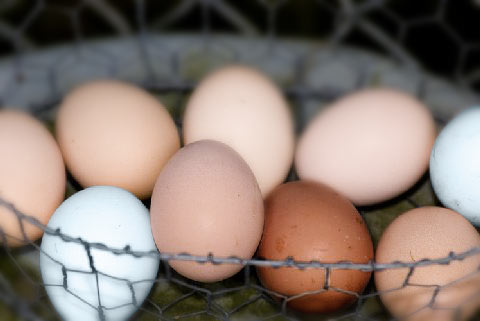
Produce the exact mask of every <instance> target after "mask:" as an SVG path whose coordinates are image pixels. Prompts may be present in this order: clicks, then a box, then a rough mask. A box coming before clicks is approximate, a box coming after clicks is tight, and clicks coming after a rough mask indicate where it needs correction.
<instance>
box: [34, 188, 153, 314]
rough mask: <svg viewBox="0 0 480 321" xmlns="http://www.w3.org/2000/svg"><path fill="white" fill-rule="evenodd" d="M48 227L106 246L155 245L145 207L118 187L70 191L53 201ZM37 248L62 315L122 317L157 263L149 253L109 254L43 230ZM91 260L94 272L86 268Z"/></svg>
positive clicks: (141, 295)
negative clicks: (54, 206)
mask: <svg viewBox="0 0 480 321" xmlns="http://www.w3.org/2000/svg"><path fill="white" fill-rule="evenodd" d="M48 227H49V228H51V229H53V230H56V229H60V231H61V233H62V234H65V235H68V236H72V237H74V238H80V239H81V240H82V241H84V242H88V243H102V244H104V245H106V246H107V247H109V248H115V249H124V248H125V247H126V246H130V248H131V250H132V251H156V247H155V242H154V240H153V236H152V231H151V227H150V218H149V212H148V210H147V208H146V207H145V206H144V205H143V204H142V202H141V201H140V200H138V199H137V198H136V197H135V196H134V195H133V194H131V193H130V192H127V191H125V190H123V189H121V188H118V187H112V186H94V187H90V188H87V189H85V190H83V191H80V192H78V193H76V194H74V195H73V196H71V197H70V198H68V199H67V200H66V201H64V202H63V203H62V204H61V205H60V207H58V209H57V210H56V211H55V213H54V214H53V216H52V217H51V219H50V221H49V222H48ZM41 250H42V252H41V254H40V269H41V274H42V278H43V282H44V284H45V287H46V291H47V294H48V296H49V297H50V301H51V302H52V304H53V306H54V307H55V308H56V310H57V311H58V313H59V314H60V316H61V317H62V318H63V319H64V320H66V321H76V320H82V321H90V320H92V321H93V320H101V319H102V318H101V317H100V315H101V314H103V316H104V318H105V320H115V321H117V320H126V319H128V318H129V317H130V316H131V315H132V314H133V313H135V312H136V311H137V309H138V307H139V306H140V305H141V304H142V302H143V301H144V300H145V298H146V297H147V295H148V293H149V292H150V290H151V288H152V285H153V280H154V279H155V278H156V275H157V272H158V266H159V258H158V256H156V255H154V253H153V254H152V255H149V256H141V257H138V258H137V257H134V256H132V255H127V254H122V255H115V254H113V253H111V252H110V251H108V250H107V251H105V250H101V249H97V248H93V247H92V248H88V246H84V245H83V244H79V243H75V242H68V241H64V240H62V238H61V237H60V236H58V235H55V234H53V235H52V234H48V233H45V234H44V236H43V238H42V244H41ZM89 252H90V253H89ZM89 254H90V255H89ZM62 265H63V266H64V267H65V270H63V269H62ZM92 265H93V266H94V267H95V269H96V270H97V271H98V273H93V272H92ZM65 276H66V277H65ZM97 277H98V280H97ZM98 307H100V308H98Z"/></svg>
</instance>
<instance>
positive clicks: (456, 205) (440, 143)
mask: <svg viewBox="0 0 480 321" xmlns="http://www.w3.org/2000/svg"><path fill="white" fill-rule="evenodd" d="M430 178H431V181H432V185H433V188H434V190H435V194H436V195H437V196H438V198H439V200H440V201H441V202H442V203H443V205H445V206H446V207H449V208H451V209H453V210H455V211H457V212H459V213H460V214H462V215H463V216H465V217H466V218H467V219H468V220H469V221H470V222H472V224H474V225H477V226H480V107H472V108H469V109H466V110H465V111H463V112H461V113H460V114H459V115H457V116H456V117H455V118H454V119H453V120H451V121H450V122H449V123H448V124H447V125H446V126H445V128H444V129H443V130H442V131H441V132H440V135H439V136H438V137H437V139H436V141H435V145H434V146H433V150H432V154H431V156H430Z"/></svg>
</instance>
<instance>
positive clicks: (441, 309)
mask: <svg viewBox="0 0 480 321" xmlns="http://www.w3.org/2000/svg"><path fill="white" fill-rule="evenodd" d="M479 246H480V235H479V234H478V232H477V231H476V230H475V228H474V227H473V226H472V225H471V224H470V223H469V222H468V221H467V220H466V219H465V218H464V217H463V216H461V215H460V214H458V213H456V212H454V211H452V210H450V209H445V208H440V207H423V208H417V209H413V210H410V211H408V212H406V213H404V214H402V215H401V216H399V217H398V218H396V219H395V220H394V221H393V222H392V223H391V224H390V225H389V226H388V227H387V229H386V230H385V232H384V233H383V235H382V238H381V239H380V242H379V244H378V248H377V251H376V261H377V262H378V263H392V262H394V261H401V262H409V263H414V262H418V261H420V260H423V259H439V258H445V257H447V256H448V255H449V253H450V252H455V253H462V252H465V251H468V250H470V249H472V248H474V247H479ZM479 266H480V255H478V254H477V255H475V256H471V257H469V258H466V259H465V260H463V261H455V262H451V263H450V264H448V265H438V264H437V265H429V266H422V267H416V268H415V269H414V271H413V274H412V276H411V277H410V279H409V280H408V284H409V286H407V287H403V283H404V281H405V280H406V278H407V275H408V273H409V269H407V268H401V269H390V270H384V271H377V272H375V284H376V287H377V290H378V291H381V292H382V291H388V290H393V289H396V290H394V291H391V292H389V293H381V295H380V298H381V299H382V302H383V303H384V304H385V306H386V307H387V308H388V310H389V311H390V312H391V313H392V314H393V315H394V316H396V317H398V318H402V317H405V319H402V320H406V321H407V320H408V321H432V320H435V321H453V320H468V318H469V317H471V315H472V313H473V312H474V310H475V309H476V308H478V307H479V306H480V296H479V290H480V272H479V270H478V268H479ZM437 286H440V288H439V292H438V294H437V295H436V296H435V291H436V287H437ZM434 296H435V297H434ZM433 298H434V301H433V302H431V300H432V299H433ZM430 304H431V305H430ZM421 308H423V310H421V311H418V312H416V311H417V310H419V309H421ZM432 308H433V309H432ZM457 308H459V311H458V312H460V313H459V315H458V316H459V318H458V319H456V318H454V316H455V312H456V311H455V309H457Z"/></svg>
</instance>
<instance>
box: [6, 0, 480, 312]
mask: <svg viewBox="0 0 480 321" xmlns="http://www.w3.org/2000/svg"><path fill="white" fill-rule="evenodd" d="M126 2H127V3H128V5H129V8H130V9H131V11H130V12H129V14H126V13H125V12H122V11H121V10H120V9H119V8H120V7H121V6H118V7H117V6H116V5H115V4H113V2H108V1H105V0H101V1H94V0H79V1H72V2H71V4H69V5H65V4H64V3H62V2H61V1H48V0H36V1H29V2H26V1H15V0H6V1H3V2H1V3H0V38H1V39H2V43H5V44H6V45H5V46H4V47H5V48H4V52H5V58H4V60H3V61H1V62H0V99H1V101H2V105H8V106H15V107H19V108H23V109H27V110H30V111H31V112H33V113H34V114H35V115H36V116H38V117H40V118H42V119H44V120H46V121H47V122H49V121H51V120H52V118H53V115H54V112H55V108H56V105H57V104H58V103H59V102H60V100H61V97H62V96H63V95H64V94H65V93H66V92H67V91H68V90H69V89H70V88H72V87H73V86H75V85H76V84H78V83H80V82H83V81H86V80H89V79H95V78H101V77H111V78H119V79H123V80H127V81H130V82H133V83H137V84H139V85H141V86H143V87H145V88H147V89H149V90H150V91H151V92H152V93H154V94H156V95H158V96H159V97H160V98H161V99H163V100H166V101H168V104H167V105H168V106H169V108H170V111H171V113H172V115H173V116H174V118H175V120H176V121H177V124H178V125H179V126H181V115H182V107H183V105H184V102H185V97H186V96H187V95H188V93H189V92H190V91H191V90H192V89H193V88H194V86H195V84H196V83H197V81H198V80H199V79H200V78H201V76H202V75H203V74H204V73H205V72H206V71H208V70H210V69H212V68H214V67H216V66H219V65H222V64H226V63H230V62H246V63H250V64H253V65H256V66H257V67H258V68H260V69H262V70H263V71H265V72H266V73H267V74H269V75H270V76H272V78H274V79H275V80H276V81H277V82H278V83H279V84H280V85H281V86H282V88H283V89H284V91H285V93H286V94H287V97H288V98H289V99H290V101H291V103H292V105H293V106H294V113H295V117H296V120H297V125H298V130H301V129H302V128H303V126H304V125H305V123H306V122H307V121H308V119H310V118H311V116H312V114H313V113H314V112H315V111H317V110H318V108H319V106H322V105H323V104H324V103H326V102H329V101H331V100H333V99H335V98H337V97H340V96H341V95H343V94H345V93H348V92H350V91H352V90H355V89H358V88H362V87H367V86H374V85H384V86H391V87H399V88H401V89H403V90H406V91H409V92H411V93H412V94H414V95H416V96H417V97H419V98H420V99H422V100H424V101H426V102H427V104H428V105H429V106H431V107H432V109H433V110H434V113H435V116H436V118H437V120H438V122H439V124H443V123H445V122H446V121H447V120H448V119H449V118H450V117H451V116H452V115H453V114H455V113H456V112H457V111H458V110H460V109H462V108H465V107H468V104H471V103H473V102H475V101H477V95H476V93H475V90H476V89H477V88H478V85H479V82H480V68H479V67H480V64H479V63H478V61H476V60H475V56H476V55H477V54H478V52H479V51H480V42H476V41H472V40H471V39H470V38H469V35H463V34H462V32H460V31H461V30H458V28H457V27H455V24H454V23H452V21H451V19H452V18H451V14H450V12H451V11H452V10H451V8H452V6H453V5H454V2H455V1H453V0H450V1H448V0H439V1H428V3H429V4H430V5H429V6H426V7H428V10H425V13H422V14H417V15H414V16H413V17H412V16H409V17H406V16H404V15H402V13H401V12H399V11H398V10H396V9H395V8H396V6H397V3H396V2H395V1H387V0H372V1H349V0H338V1H327V0H322V1H315V2H314V8H316V10H318V13H319V16H321V17H329V20H328V21H330V22H331V23H330V25H329V26H327V27H326V28H325V29H324V33H323V34H321V35H319V39H320V40H319V39H315V41H317V42H316V43H312V42H302V41H299V40H295V39H285V38H284V37H281V36H279V33H281V32H279V30H278V29H277V26H278V20H279V19H280V18H281V17H282V10H283V9H284V8H285V7H287V6H288V5H289V4H291V3H292V2H293V1H285V0H279V1H276V0H270V1H269V0H255V1H252V3H254V5H256V6H257V7H258V10H259V11H260V12H262V13H261V15H262V16H263V18H264V19H263V20H262V21H261V22H260V23H259V22H257V21H252V19H250V18H249V17H248V15H246V14H245V13H242V11H241V10H240V9H238V8H237V7H236V5H234V3H233V2H227V1H224V0H186V1H172V3H170V4H169V7H168V8H166V9H164V10H159V14H158V15H155V14H153V13H152V9H151V8H152V7H154V6H155V5H154V4H153V1H146V0H130V1H126ZM19 3H20V5H19ZM471 5H472V6H475V4H474V3H473V2H472V3H471ZM18 8H21V9H22V10H23V11H24V12H21V14H19V17H20V18H18V19H14V20H15V21H12V20H11V19H10V20H9V19H2V17H3V15H6V13H8V12H10V11H12V10H20V9H18ZM22 10H20V11H22ZM195 10H196V11H195ZM192 12H193V13H192ZM52 14H54V15H59V16H63V17H64V21H66V23H65V26H67V25H68V26H70V28H71V30H70V35H69V39H68V43H67V45H60V46H59V47H57V48H54V49H50V48H42V47H41V46H40V47H39V46H38V45H36V43H35V37H38V35H35V32H33V31H34V30H33V29H35V27H36V23H37V22H38V21H41V20H42V17H43V19H45V18H44V17H45V16H46V17H47V18H48V17H49V15H52ZM91 14H94V15H95V16H96V18H97V19H99V20H101V21H102V22H103V23H104V25H106V26H108V27H106V29H109V30H110V32H107V33H106V34H105V35H96V36H97V37H99V36H102V37H107V38H104V39H100V40H98V39H97V40H94V41H92V40H91V39H90V38H91V36H90V35H89V33H90V32H91V31H90V29H91V28H89V26H88V23H89V22H88V19H87V18H85V16H89V15H91ZM191 15H194V16H196V17H197V18H198V20H199V22H198V24H199V27H198V28H196V29H195V31H194V35H191V33H192V32H190V35H188V33H187V34H186V35H185V34H184V33H185V32H184V31H182V34H179V35H175V27H174V26H175V24H177V23H179V21H180V22H181V21H182V19H191ZM283 15H285V14H283ZM219 17H220V18H221V19H223V21H226V22H227V23H228V25H229V26H228V27H225V28H226V29H227V31H228V32H229V34H227V35H225V34H217V33H216V31H217V30H216V29H215V28H216V26H217V24H216V23H215V21H216V20H215V19H219ZM385 20H386V21H388V23H386V24H385V23H383V24H382V23H379V21H385ZM387 25H392V26H393V27H392V28H390V29H389V28H386V27H385V26H387ZM172 26H173V27H172ZM62 27H64V26H62ZM225 28H224V29H225ZM423 28H426V29H427V30H431V28H433V29H435V30H436V32H440V33H441V34H442V35H443V37H444V39H447V40H448V41H449V43H450V44H451V47H452V48H454V49H452V50H453V51H455V54H454V56H455V59H453V60H452V61H453V62H452V61H450V62H451V63H452V66H451V68H450V69H451V70H450V71H449V72H446V73H444V74H442V76H443V77H444V78H447V77H448V78H449V80H446V79H443V78H439V77H437V76H432V75H431V74H430V73H429V71H428V70H429V68H428V63H426V62H425V61H422V59H421V58H420V57H418V56H416V55H415V53H414V52H412V50H410V49H408V47H409V41H411V37H413V36H412V34H415V33H416V32H418V30H421V29H423ZM224 29H222V30H220V31H222V32H223V33H224V32H225V30H224ZM358 32H360V33H362V34H363V36H365V37H367V38H368V39H369V40H370V42H372V43H373V44H374V46H369V47H368V48H367V49H368V50H369V51H370V53H366V52H364V51H362V50H357V49H356V48H354V45H355V43H354V42H353V43H352V42H351V41H350V40H351V39H350V38H349V36H350V35H351V34H352V33H358ZM110 36H111V38H109V37H110ZM55 45H56V44H55ZM350 46H352V47H350ZM322 73H325V75H326V76H323V77H322ZM332 75H333V77H332ZM438 97H440V98H438ZM294 178H295V174H294V173H292V175H290V179H294ZM425 181H426V179H424V180H423V182H422V184H421V186H420V185H419V186H417V187H415V188H414V190H413V191H412V192H411V193H409V194H407V195H406V196H405V199H403V200H398V202H400V203H401V204H402V206H404V207H405V206H407V205H405V204H408V206H407V208H414V207H418V206H422V205H430V204H425V202H424V201H419V200H418V197H417V196H418V193H417V192H418V191H419V190H423V189H424V186H425V185H428V184H427V183H426V182H425ZM69 184H70V187H71V188H72V189H73V190H76V189H79V187H78V184H76V182H75V181H74V180H73V179H72V178H70V181H69ZM432 199H433V197H432ZM433 202H434V201H433V200H432V201H431V202H429V203H433ZM0 206H3V207H6V208H8V209H10V211H11V212H12V215H16V217H17V219H18V223H19V225H20V227H21V228H22V230H23V229H24V226H25V224H33V225H36V226H38V227H39V228H42V229H44V230H45V233H47V234H51V235H54V236H56V237H59V238H61V239H62V240H63V241H64V242H74V243H79V244H81V245H82V246H84V247H85V251H86V252H87V253H90V250H91V249H98V250H101V251H109V252H112V253H114V254H117V255H133V256H158V257H160V259H161V260H162V263H161V271H160V274H159V276H158V278H157V279H156V280H155V284H154V290H153V293H152V295H151V296H150V297H149V298H148V299H147V300H146V302H145V304H143V305H141V306H139V307H138V308H139V310H140V312H139V313H137V314H136V315H135V318H134V319H135V320H137V319H138V320H302V319H308V317H306V316H302V315H298V314H296V313H294V312H293V311H290V310H289V309H288V307H287V303H288V302H289V301H290V300H293V299H295V298H297V297H298V296H294V297H286V296H284V295H281V294H278V293H272V292H271V291H269V290H268V289H265V288H264V287H262V286H261V285H260V284H259V282H258V280H257V279H256V277H255V267H256V266H272V267H291V268H297V269H306V268H313V269H323V270H324V271H325V280H326V281H325V284H324V286H323V288H321V289H319V290H318V293H320V292H323V291H327V290H331V291H339V292H343V293H347V294H350V295H353V296H355V297H357V301H356V303H355V304H354V305H353V306H352V307H350V308H348V309H345V310H343V311H341V312H340V313H339V314H336V315H333V316H326V317H325V319H328V320H390V319H392V320H393V318H392V317H391V316H390V315H388V313H387V312H385V310H384V309H382V308H377V309H374V310H373V312H372V311H367V310H365V306H366V305H368V304H371V302H372V300H376V299H377V298H378V296H379V294H380V293H379V292H377V291H376V290H375V289H374V287H373V285H371V284H370V285H369V286H368V287H367V290H366V291H365V292H364V293H362V294H360V295H359V294H357V293H351V292H348V291H345V290H343V289H336V288H334V287H332V286H331V285H330V281H329V280H330V278H329V276H330V275H331V271H332V270H335V269H355V270H362V271H377V270H383V269H392V268H408V269H409V273H408V275H407V277H406V279H405V281H404V283H403V285H402V287H401V288H404V287H406V286H418V285H415V284H412V283H411V282H410V281H409V279H410V277H411V276H412V275H413V272H414V271H415V269H419V268H422V267H423V266H429V265H439V264H449V263H450V262H453V261H459V260H463V259H465V258H468V257H472V256H478V255H480V248H474V249H471V250H469V251H467V252H464V253H450V254H449V255H448V256H446V257H444V258H441V259H436V260H420V261H416V262H413V263H412V262H396V263H392V264H377V263H375V262H371V263H368V264H353V263H348V262H340V263H322V262H296V261H294V260H292V259H287V260H285V261H267V260H262V259H259V258H254V259H251V260H244V259H239V258H235V257H228V258H227V257H214V256H213V255H209V256H206V257H198V256H192V255H189V254H188V253H161V254H160V253H157V252H148V253H144V252H137V251H135V249H132V248H130V247H129V246H128V244H126V246H125V248H119V249H113V248H109V247H108V246H107V245H106V244H99V243H87V242H85V241H83V240H81V239H78V238H73V237H71V236H68V235H65V234H63V233H62V232H61V231H60V230H50V229H48V228H46V227H45V226H43V225H42V224H41V223H39V222H38V221H36V220H35V219H34V218H32V217H29V216H28V213H21V212H19V211H18V210H16V208H15V204H11V203H9V202H8V200H4V199H2V198H1V197H0ZM386 207H387V209H388V208H389V205H387V206H386ZM396 210H398V209H395V211H396ZM372 211H374V210H371V209H361V212H362V214H363V215H364V217H365V218H366V221H367V223H369V220H368V217H369V215H371V213H372ZM1 237H2V239H3V240H4V242H3V244H6V242H5V240H6V238H8V237H9V236H8V235H6V234H5V233H3V232H2V233H1ZM373 237H374V239H375V236H373ZM24 241H26V242H27V243H28V245H27V246H25V247H24V248H22V249H20V250H12V249H9V248H7V247H5V246H4V250H3V252H2V260H3V262H10V263H11V265H12V266H14V270H15V271H13V272H12V271H10V270H11V267H9V266H8V265H6V264H3V265H2V266H1V267H0V301H1V302H3V303H4V304H5V305H6V306H8V308H9V309H10V311H14V313H13V314H14V315H17V316H18V317H19V318H20V319H21V320H58V316H57V315H56V313H55V311H54V309H53V307H51V305H50V304H49V302H48V298H47V297H46V293H45V290H44V285H43V283H42V282H41V280H40V279H39V275H38V271H35V266H36V264H35V263H34V264H25V261H28V262H31V261H32V260H33V261H34V262H36V260H37V259H38V253H39V251H40V247H39V243H38V242H32V241H31V240H28V239H27V238H25V240H24ZM90 257H91V256H90ZM173 259H175V260H190V261H197V262H200V263H212V264H224V263H234V264H241V265H243V266H245V268H244V269H243V271H242V272H241V273H240V274H239V275H237V276H235V277H233V278H232V279H229V280H227V281H224V282H220V283H218V284H213V285H208V284H199V283H196V282H191V281H189V280H186V279H184V278H182V277H181V276H179V275H178V274H176V273H175V272H174V271H172V270H171V269H170V268H169V266H168V264H167V262H168V261H169V260H173ZM90 263H91V264H90V267H91V274H93V275H97V274H101V273H102V271H98V270H97V269H96V268H95V264H94V261H93V260H92V261H91V262H90ZM59 264H60V263H59ZM32 265H33V268H32ZM36 267H37V269H38V266H36ZM479 269H480V267H479ZM62 271H63V273H64V276H65V280H66V282H64V284H58V285H56V286H63V287H64V288H65V290H66V291H71V289H69V288H68V274H69V273H73V271H70V270H69V269H68V268H66V267H63V269H62ZM475 273H480V272H475ZM12 275H17V279H13V278H12ZM466 277H469V276H465V278H466ZM19 278H21V279H22V281H21V282H20V283H21V284H23V286H25V284H27V286H28V289H29V291H28V293H24V292H25V290H22V289H21V288H19V285H18V283H19V282H18V280H19ZM124 281H125V284H126V285H127V286H129V287H130V288H132V286H133V284H132V282H131V281H129V280H124ZM460 281H461V280H456V281H455V282H460ZM455 282H452V284H455ZM452 284H447V285H443V286H440V285H433V286H432V287H433V288H434V291H432V300H431V301H430V302H429V303H428V304H427V305H425V307H424V308H428V307H434V305H435V298H436V296H438V294H439V293H441V291H442V289H444V288H446V287H448V286H450V285H452ZM162 291H163V292H162ZM165 291H170V292H175V295H173V296H172V295H169V296H166V295H164V293H165ZM308 294H313V293H306V294H302V295H308ZM478 295H480V289H479V294H478ZM273 296H275V297H277V298H279V299H280V300H278V301H277V300H275V299H273V298H272V297H273ZM232 297H235V300H233V299H230V298H232ZM78 299H79V300H82V298H80V297H79V298H78ZM472 299H474V298H472ZM377 301H378V300H377ZM131 304H133V305H138V303H136V301H135V300H134V296H133V299H132V302H131ZM90 308H91V309H96V310H97V311H98V315H99V319H100V320H102V319H103V316H104V310H105V309H107V307H103V306H99V307H97V306H90ZM458 308H459V309H460V308H461V307H458ZM2 311H3V310H2ZM5 311H7V310H5ZM5 313H6V312H5ZM317 318H318V319H321V318H322V317H320V316H317ZM477 319H478V317H475V320H477ZM14 320H15V319H14ZM458 320H460V319H459V318H458Z"/></svg>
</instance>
